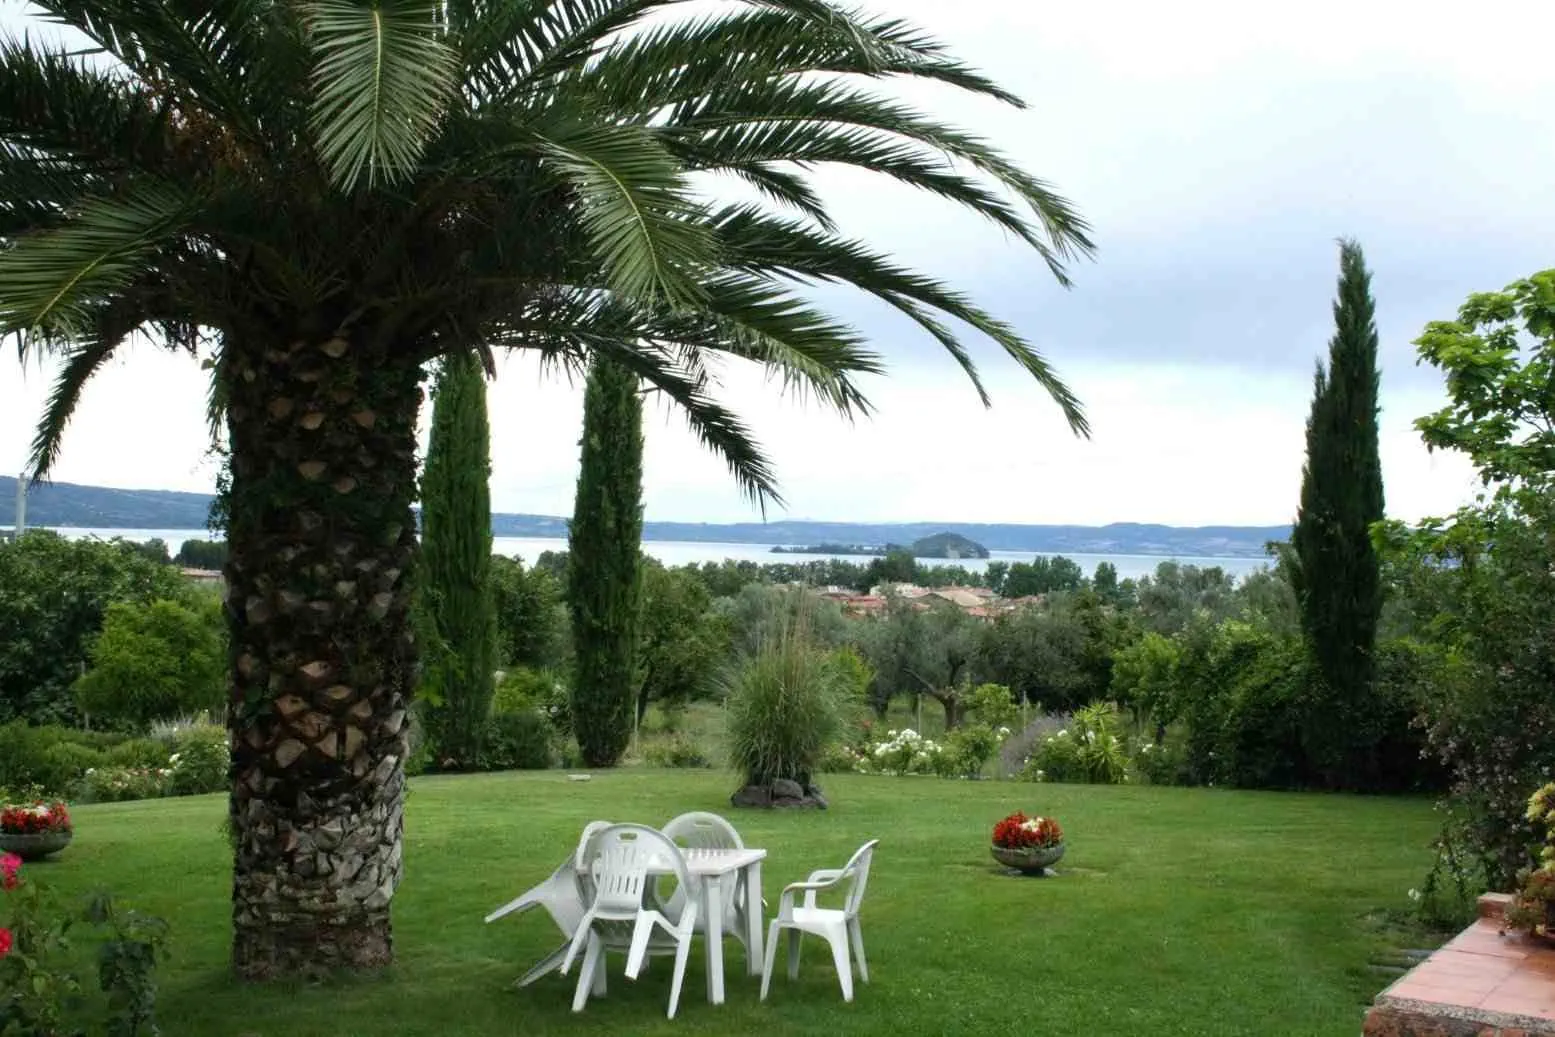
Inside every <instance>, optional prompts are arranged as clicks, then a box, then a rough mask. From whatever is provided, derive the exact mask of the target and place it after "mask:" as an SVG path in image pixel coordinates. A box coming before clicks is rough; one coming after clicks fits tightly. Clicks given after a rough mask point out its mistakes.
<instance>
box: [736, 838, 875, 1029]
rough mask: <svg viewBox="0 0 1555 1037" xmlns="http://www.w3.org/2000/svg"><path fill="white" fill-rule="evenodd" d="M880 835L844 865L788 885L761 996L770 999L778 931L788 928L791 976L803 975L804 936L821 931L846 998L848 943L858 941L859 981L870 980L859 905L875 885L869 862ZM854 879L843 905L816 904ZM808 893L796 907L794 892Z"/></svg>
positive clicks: (772, 932)
mask: <svg viewBox="0 0 1555 1037" xmlns="http://www.w3.org/2000/svg"><path fill="white" fill-rule="evenodd" d="M879 842H880V840H879V839H871V840H870V841H869V842H867V843H865V844H864V845H863V846H861V847H859V849H858V852H857V853H855V854H854V855H853V856H852V857H851V858H849V859H848V863H847V864H846V865H844V866H843V867H841V868H836V869H831V868H823V869H821V870H820V871H813V872H811V873H810V877H809V878H808V879H806V880H805V881H803V882H795V883H793V884H792V885H790V886H788V887H786V888H785V889H784V890H783V899H782V900H781V901H779V902H778V913H777V917H776V918H774V919H773V920H772V925H771V926H770V927H768V929H767V960H766V963H765V965H764V966H763V968H762V970H761V999H762V1000H763V1001H765V1000H766V999H767V989H768V987H770V986H771V984H772V966H773V965H774V964H775V963H776V960H777V938H778V933H779V932H781V931H784V930H787V932H788V978H789V979H798V978H799V940H800V937H801V936H802V935H803V934H805V933H811V934H813V935H815V936H821V937H824V938H825V939H826V942H827V943H829V944H831V953H832V960H833V961H834V962H835V963H836V965H837V979H838V980H839V981H840V982H841V983H842V999H843V1000H844V1001H852V1000H853V965H852V962H851V960H850V958H849V954H848V947H849V944H851V945H852V948H853V954H852V957H853V958H856V959H858V975H859V980H860V981H861V982H864V983H868V982H869V963H868V962H867V961H866V960H865V958H864V933H863V930H861V929H860V928H859V917H858V914H859V904H860V903H862V902H863V900H864V888H865V887H866V886H867V885H868V884H869V864H870V861H871V860H872V859H873V858H874V855H875V846H876V845H877V844H878V843H879ZM844 881H846V882H847V883H848V887H847V895H846V899H845V900H844V901H843V907H842V909H841V910H837V909H835V908H823V907H817V906H816V902H815V901H816V894H818V893H820V892H821V891H822V890H827V889H832V888H834V887H836V886H839V885H841V884H842V883H843V882H844ZM797 893H803V894H804V905H803V906H802V907H795V906H794V896H795V894H797Z"/></svg>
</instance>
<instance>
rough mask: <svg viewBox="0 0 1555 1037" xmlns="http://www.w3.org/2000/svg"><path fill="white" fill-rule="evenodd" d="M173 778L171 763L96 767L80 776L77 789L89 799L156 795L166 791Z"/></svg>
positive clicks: (99, 800)
mask: <svg viewBox="0 0 1555 1037" xmlns="http://www.w3.org/2000/svg"><path fill="white" fill-rule="evenodd" d="M172 778H173V769H172V768H171V767H98V768H96V769H95V770H90V771H87V772H86V774H85V775H84V776H83V777H82V778H81V782H80V785H79V793H80V798H82V799H84V800H86V801H88V802H91V803H119V802H123V801H125V800H130V799H157V798H158V797H160V796H165V795H167V794H168V792H169V790H170V789H171V788H172Z"/></svg>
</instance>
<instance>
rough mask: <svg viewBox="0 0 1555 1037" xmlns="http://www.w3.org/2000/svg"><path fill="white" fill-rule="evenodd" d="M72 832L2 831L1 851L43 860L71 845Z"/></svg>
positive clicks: (32, 859)
mask: <svg viewBox="0 0 1555 1037" xmlns="http://www.w3.org/2000/svg"><path fill="white" fill-rule="evenodd" d="M73 837H74V833H71V832H38V833H36V834H33V835H13V834H11V833H9V832H4V833H0V853H14V854H16V856H18V857H20V858H21V859H22V860H24V861H41V860H42V859H43V858H45V857H47V856H49V854H51V853H58V852H59V851H61V850H63V849H64V848H65V847H67V846H69V845H70V840H71V839H72V838H73Z"/></svg>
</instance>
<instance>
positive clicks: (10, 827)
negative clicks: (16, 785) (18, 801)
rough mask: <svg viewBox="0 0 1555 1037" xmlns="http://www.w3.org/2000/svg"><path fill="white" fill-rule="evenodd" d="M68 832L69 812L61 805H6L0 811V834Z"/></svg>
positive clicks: (40, 803)
mask: <svg viewBox="0 0 1555 1037" xmlns="http://www.w3.org/2000/svg"><path fill="white" fill-rule="evenodd" d="M68 831H70V811H69V810H67V809H66V807H65V804H63V803H52V804H50V803H42V802H39V803H34V804H32V805H31V806H17V805H15V804H7V805H6V806H5V807H4V808H3V809H0V832H3V833H5V834H6V835H39V834H41V833H43V832H68Z"/></svg>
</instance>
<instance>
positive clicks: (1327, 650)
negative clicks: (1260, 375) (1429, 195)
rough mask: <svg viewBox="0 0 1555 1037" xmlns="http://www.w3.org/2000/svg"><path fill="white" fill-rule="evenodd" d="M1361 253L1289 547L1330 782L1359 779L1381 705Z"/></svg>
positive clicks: (1372, 391)
mask: <svg viewBox="0 0 1555 1037" xmlns="http://www.w3.org/2000/svg"><path fill="white" fill-rule="evenodd" d="M1374 309H1375V306H1374V303H1373V301H1372V297H1371V274H1370V273H1369V272H1368V271H1367V269H1366V261H1365V257H1364V256H1363V255H1362V254H1361V248H1360V246H1359V245H1358V244H1356V243H1355V242H1353V241H1342V242H1341V243H1340V274H1339V294H1338V297H1337V298H1336V299H1335V301H1334V324H1335V331H1334V337H1333V339H1332V340H1331V341H1330V343H1329V355H1328V367H1327V369H1326V370H1325V369H1324V367H1323V365H1322V364H1321V363H1319V364H1318V368H1317V373H1316V376H1315V378H1314V390H1313V398H1312V412H1311V416H1310V417H1309V418H1308V420H1307V462H1306V466H1305V468H1304V469H1303V472H1302V482H1301V507H1300V510H1299V511H1298V512H1297V516H1296V525H1295V529H1294V530H1293V532H1292V536H1291V546H1292V549H1293V553H1294V556H1295V557H1294V561H1295V563H1296V564H1295V565H1293V566H1292V573H1291V576H1292V583H1293V584H1294V586H1295V589H1296V597H1297V600H1298V602H1299V603H1300V607H1301V621H1302V628H1303V630H1304V632H1305V634H1306V638H1307V641H1308V644H1309V645H1310V648H1311V653H1312V660H1313V663H1314V666H1315V670H1316V676H1318V677H1320V678H1321V681H1320V687H1319V688H1318V689H1317V691H1316V693H1315V694H1314V695H1313V696H1311V697H1310V699H1309V708H1308V710H1307V711H1306V713H1307V716H1306V720H1305V724H1304V727H1305V731H1304V735H1305V737H1304V741H1305V743H1306V749H1307V754H1308V758H1309V762H1310V764H1311V765H1313V766H1314V767H1315V768H1316V769H1317V772H1318V774H1319V776H1320V777H1321V778H1322V779H1323V780H1325V781H1327V782H1328V783H1329V784H1334V785H1343V784H1348V783H1350V782H1351V781H1352V780H1353V777H1354V775H1353V773H1352V767H1353V766H1355V765H1358V764H1359V763H1360V762H1361V759H1362V757H1364V755H1365V753H1366V751H1367V749H1368V746H1367V745H1366V744H1365V740H1366V737H1367V736H1366V731H1367V729H1368V726H1369V725H1368V724H1367V723H1366V718H1367V717H1368V716H1369V715H1371V714H1372V713H1373V712H1374V710H1375V708H1376V706H1375V703H1374V701H1373V699H1374V691H1373V675H1374V671H1375V666H1374V655H1373V651H1374V648H1375V645H1376V637H1377V620H1378V617H1379V616H1380V614H1381V612H1382V580H1381V574H1380V572H1379V569H1378V563H1377V555H1376V551H1375V549H1374V548H1373V546H1372V541H1371V535H1370V529H1371V525H1372V523H1374V522H1377V521H1379V520H1380V519H1381V518H1382V517H1383V493H1382V461H1381V458H1380V456H1379V453H1378V446H1377V413H1378V403H1377V392H1378V383H1379V375H1378V372H1377V325H1376V321H1375V316H1374Z"/></svg>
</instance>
